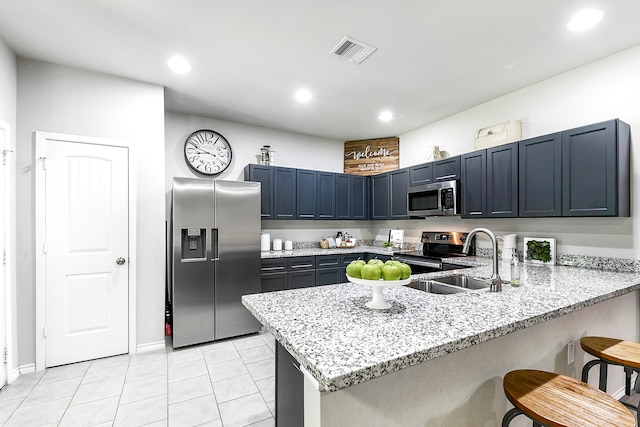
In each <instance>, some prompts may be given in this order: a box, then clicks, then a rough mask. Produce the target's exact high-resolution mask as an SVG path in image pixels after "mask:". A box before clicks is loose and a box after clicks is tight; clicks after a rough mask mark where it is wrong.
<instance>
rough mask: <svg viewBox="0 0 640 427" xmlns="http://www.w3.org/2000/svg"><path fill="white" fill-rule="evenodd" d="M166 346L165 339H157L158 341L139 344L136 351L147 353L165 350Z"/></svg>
mask: <svg viewBox="0 0 640 427" xmlns="http://www.w3.org/2000/svg"><path fill="white" fill-rule="evenodd" d="M165 348H166V344H165V342H164V340H163V341H157V342H150V343H146V344H139V345H138V346H137V347H136V352H137V353H147V352H149V351H156V350H164V349H165Z"/></svg>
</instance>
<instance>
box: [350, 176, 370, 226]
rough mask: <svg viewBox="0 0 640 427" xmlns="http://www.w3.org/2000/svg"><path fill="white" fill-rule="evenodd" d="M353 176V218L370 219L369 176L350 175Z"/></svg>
mask: <svg viewBox="0 0 640 427" xmlns="http://www.w3.org/2000/svg"><path fill="white" fill-rule="evenodd" d="M349 176H350V177H351V219H369V210H370V208H369V205H370V203H369V185H370V178H369V177H368V176H360V175H349Z"/></svg>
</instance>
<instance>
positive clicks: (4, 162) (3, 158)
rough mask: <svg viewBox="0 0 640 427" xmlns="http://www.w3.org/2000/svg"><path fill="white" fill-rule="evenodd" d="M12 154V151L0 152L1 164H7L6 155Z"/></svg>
mask: <svg viewBox="0 0 640 427" xmlns="http://www.w3.org/2000/svg"><path fill="white" fill-rule="evenodd" d="M9 153H13V150H2V164H3V165H6V164H7V154H9Z"/></svg>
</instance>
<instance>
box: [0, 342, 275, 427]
mask: <svg viewBox="0 0 640 427" xmlns="http://www.w3.org/2000/svg"><path fill="white" fill-rule="evenodd" d="M274 413H275V340H274V339H273V337H272V336H271V335H270V334H269V333H268V332H263V333H260V334H255V335H250V336H246V337H241V338H236V339H233V340H227V341H222V342H218V343H213V344H207V345H201V346H196V347H189V348H186V349H178V350H175V351H173V350H171V349H170V348H169V349H167V350H166V351H158V352H150V353H141V354H136V355H133V356H129V355H122V356H115V357H109V358H105V359H98V360H93V361H88V362H82V363H74V364H71V365H66V366H61V367H56V368H50V369H47V370H45V371H44V372H36V373H32V374H26V375H22V376H20V378H18V379H17V380H16V381H14V382H13V383H12V384H10V385H8V386H5V387H4V388H3V389H2V390H1V391H0V425H2V426H7V427H9V426H21V427H25V426H82V427H88V426H100V427H103V426H153V427H155V426H223V427H241V426H252V427H268V426H274V425H275V422H274Z"/></svg>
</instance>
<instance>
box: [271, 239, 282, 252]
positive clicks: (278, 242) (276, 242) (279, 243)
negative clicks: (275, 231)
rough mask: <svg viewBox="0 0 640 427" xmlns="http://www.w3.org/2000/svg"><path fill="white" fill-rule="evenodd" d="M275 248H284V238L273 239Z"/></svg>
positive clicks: (278, 249) (279, 249) (276, 249)
mask: <svg viewBox="0 0 640 427" xmlns="http://www.w3.org/2000/svg"><path fill="white" fill-rule="evenodd" d="M273 250H274V251H281V250H282V239H273Z"/></svg>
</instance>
